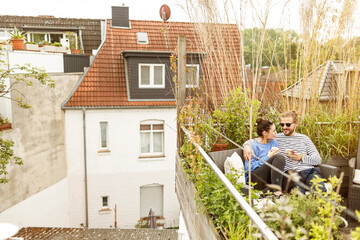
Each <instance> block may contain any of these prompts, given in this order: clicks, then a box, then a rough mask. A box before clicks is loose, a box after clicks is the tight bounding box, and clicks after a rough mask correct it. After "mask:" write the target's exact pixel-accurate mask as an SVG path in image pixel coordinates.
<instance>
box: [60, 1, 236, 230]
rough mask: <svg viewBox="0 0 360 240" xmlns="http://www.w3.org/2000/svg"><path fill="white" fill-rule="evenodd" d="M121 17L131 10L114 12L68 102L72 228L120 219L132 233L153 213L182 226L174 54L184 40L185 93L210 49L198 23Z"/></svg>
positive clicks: (195, 80)
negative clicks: (200, 40) (177, 187)
mask: <svg viewBox="0 0 360 240" xmlns="http://www.w3.org/2000/svg"><path fill="white" fill-rule="evenodd" d="M117 11H119V12H117ZM124 16H128V9H127V8H126V7H116V8H113V19H112V20H109V21H108V22H107V32H106V39H105V41H104V44H103V45H102V46H101V48H100V50H99V52H98V54H97V55H96V56H95V58H94V61H93V63H92V65H91V66H90V68H89V70H88V71H87V73H86V74H85V75H84V77H83V78H82V79H81V80H80V81H79V83H78V85H77V86H76V88H75V89H74V91H73V93H72V94H71V95H70V96H69V98H68V100H67V101H66V102H65V103H64V104H63V109H64V110H65V124H66V153H67V161H68V163H67V165H68V184H69V202H71V204H69V217H70V226H71V227H79V226H84V225H87V226H88V227H90V228H93V227H101V228H108V227H111V226H114V220H115V219H117V223H118V227H120V228H133V227H135V225H136V224H137V223H138V221H139V220H140V219H142V218H144V217H147V216H148V214H149V210H150V208H152V209H153V210H154V211H155V215H157V217H158V219H162V221H163V222H164V223H165V225H164V226H165V227H171V226H178V218H179V204H178V201H177V198H176V194H175V155H176V105H175V104H176V102H175V95H174V91H175V88H176V86H175V83H174V81H173V76H174V73H173V72H172V71H171V70H170V66H171V63H170V56H171V53H173V51H174V50H175V49H176V48H177V42H178V36H180V35H182V36H186V50H187V70H188V71H187V87H188V88H200V87H201V85H202V82H201V79H203V78H206V76H205V75H206V74H205V73H203V64H204V63H203V61H205V60H204V59H205V58H206V55H205V54H204V52H203V51H204V50H203V49H205V48H201V46H199V44H198V39H197V33H196V29H195V28H196V27H195V24H192V23H181V22H161V21H138V20H137V21H134V20H132V21H129V19H128V18H127V17H124ZM121 17H122V18H121ZM224 26H226V27H227V28H229V29H231V30H232V31H233V33H237V34H238V33H239V32H238V29H237V27H236V26H235V25H224ZM237 36H239V34H238V35H236V34H232V38H233V39H235V40H236V41H237V42H238V43H240V41H239V40H238V39H237V38H236V37H237ZM238 47H240V44H238ZM238 49H239V48H238ZM239 52H240V51H239ZM240 72H241V71H240ZM239 82H240V83H241V79H239ZM115 208H116V212H115Z"/></svg>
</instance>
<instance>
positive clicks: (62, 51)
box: [55, 47, 67, 53]
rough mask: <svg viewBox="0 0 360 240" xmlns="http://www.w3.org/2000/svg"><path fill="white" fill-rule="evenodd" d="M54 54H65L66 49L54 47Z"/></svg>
mask: <svg viewBox="0 0 360 240" xmlns="http://www.w3.org/2000/svg"><path fill="white" fill-rule="evenodd" d="M55 52H58V53H66V52H67V51H66V47H55Z"/></svg>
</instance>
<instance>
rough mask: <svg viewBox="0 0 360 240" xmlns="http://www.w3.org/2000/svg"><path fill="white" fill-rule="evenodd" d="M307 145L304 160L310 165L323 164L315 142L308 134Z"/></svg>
mask: <svg viewBox="0 0 360 240" xmlns="http://www.w3.org/2000/svg"><path fill="white" fill-rule="evenodd" d="M305 145H306V155H305V156H303V157H302V160H301V161H302V162H303V163H306V164H310V165H313V166H315V165H319V164H321V157H320V154H319V152H318V150H317V149H316V147H315V145H314V143H313V142H312V141H311V139H310V138H309V137H308V136H305Z"/></svg>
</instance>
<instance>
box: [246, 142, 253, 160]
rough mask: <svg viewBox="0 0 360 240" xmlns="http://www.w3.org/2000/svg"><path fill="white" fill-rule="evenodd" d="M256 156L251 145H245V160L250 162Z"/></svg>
mask: <svg viewBox="0 0 360 240" xmlns="http://www.w3.org/2000/svg"><path fill="white" fill-rule="evenodd" d="M253 155H254V151H253V149H252V148H251V146H250V145H245V146H244V158H245V160H246V161H249V160H250V159H252V156H253Z"/></svg>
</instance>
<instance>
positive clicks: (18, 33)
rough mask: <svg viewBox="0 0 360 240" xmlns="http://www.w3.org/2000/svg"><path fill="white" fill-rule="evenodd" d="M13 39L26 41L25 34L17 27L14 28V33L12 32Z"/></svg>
mask: <svg viewBox="0 0 360 240" xmlns="http://www.w3.org/2000/svg"><path fill="white" fill-rule="evenodd" d="M10 35H11V39H25V32H21V31H19V29H17V28H16V27H14V31H13V32H10Z"/></svg>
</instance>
